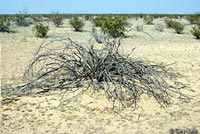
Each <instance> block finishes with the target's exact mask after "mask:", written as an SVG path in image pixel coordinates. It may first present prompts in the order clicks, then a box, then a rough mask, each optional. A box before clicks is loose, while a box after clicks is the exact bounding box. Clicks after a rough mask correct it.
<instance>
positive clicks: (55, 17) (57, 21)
mask: <svg viewBox="0 0 200 134" xmlns="http://www.w3.org/2000/svg"><path fill="white" fill-rule="evenodd" d="M50 18H51V20H52V21H53V23H54V25H55V26H56V27H59V26H60V25H62V24H63V19H64V15H62V14H59V13H58V12H54V13H52V14H51V16H50Z"/></svg>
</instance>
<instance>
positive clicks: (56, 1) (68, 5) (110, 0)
mask: <svg viewBox="0 0 200 134" xmlns="http://www.w3.org/2000/svg"><path fill="white" fill-rule="evenodd" d="M24 8H27V11H28V13H52V11H58V12H59V13H169V14H173V13H184V14H186V13H194V12H200V0H0V14H15V13H18V12H19V11H21V10H23V9H24Z"/></svg>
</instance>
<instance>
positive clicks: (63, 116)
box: [0, 13, 200, 134]
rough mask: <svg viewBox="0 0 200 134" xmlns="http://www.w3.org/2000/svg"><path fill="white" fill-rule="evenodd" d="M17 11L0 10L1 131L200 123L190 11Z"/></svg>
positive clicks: (160, 129) (132, 129)
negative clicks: (28, 12) (155, 12)
mask: <svg viewBox="0 0 200 134" xmlns="http://www.w3.org/2000/svg"><path fill="white" fill-rule="evenodd" d="M18 15H22V16H23V19H21V20H28V21H30V23H29V24H30V25H27V26H23V25H21V26H19V25H17V23H16V16H18ZM18 15H16V14H15V15H1V16H0V40H1V56H2V59H1V70H2V71H1V73H2V77H1V95H2V98H1V104H2V106H1V113H2V121H1V125H0V133H2V134H9V133H20V134H24V133H25V134H27V133H73V132H74V131H76V132H77V133H86V134H87V133H153V134H154V133H168V132H169V129H170V128H174V127H177V128H195V129H198V128H199V120H200V118H199V107H200V103H199V102H200V97H199V96H200V95H199V94H200V92H199V86H200V83H199V82H200V81H199V78H200V76H199V72H200V65H199V64H200V62H199V51H200V45H199V33H200V27H199V25H198V24H199V21H197V22H196V21H195V22H192V23H191V22H190V21H189V20H188V18H187V17H189V16H190V15H189V14H188V15H187V14H186V15H184V14H169V15H168V14H167V15H166V14H142V13H141V14H59V13H57V14H56V13H55V14H37V15H36V14H26V13H25V14H23V13H21V14H18ZM195 15H196V14H195ZM53 16H60V17H55V18H56V19H55V20H59V21H55V23H54V21H53V20H52V18H53ZM147 16H151V18H153V24H152V23H149V24H148V23H146V22H144V20H145V19H144V18H147ZM191 16H193V14H191ZM60 20H61V21H60ZM79 20H81V21H79ZM195 20H196V19H195ZM21 22H22V24H23V23H24V22H23V21H21ZM21 22H20V23H21ZM80 22H81V23H80ZM82 22H83V23H84V25H82ZM57 24H58V25H57ZM72 24H73V25H72ZM80 24H81V25H80ZM58 27H59V28H58ZM183 27H184V29H183ZM13 29H14V32H12V30H13ZM182 29H183V30H182ZM77 31H82V32H77ZM177 33H183V34H177ZM94 122H95V123H94ZM41 126H42V127H41ZM66 126H67V128H66ZM138 126H139V128H138ZM136 128H138V129H136ZM154 128H155V129H154Z"/></svg>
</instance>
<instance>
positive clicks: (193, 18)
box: [186, 14, 200, 24]
mask: <svg viewBox="0 0 200 134" xmlns="http://www.w3.org/2000/svg"><path fill="white" fill-rule="evenodd" d="M186 18H187V20H188V21H189V22H190V24H198V22H199V20H200V14H192V15H189V16H187V17H186Z"/></svg>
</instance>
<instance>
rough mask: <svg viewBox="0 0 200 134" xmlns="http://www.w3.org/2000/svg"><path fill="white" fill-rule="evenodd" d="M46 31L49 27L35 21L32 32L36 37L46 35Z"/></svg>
mask: <svg viewBox="0 0 200 134" xmlns="http://www.w3.org/2000/svg"><path fill="white" fill-rule="evenodd" d="M48 31H49V27H48V26H44V25H43V24H42V23H37V24H35V26H34V27H33V32H34V34H35V36H36V37H40V38H43V37H46V35H47V32H48Z"/></svg>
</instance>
